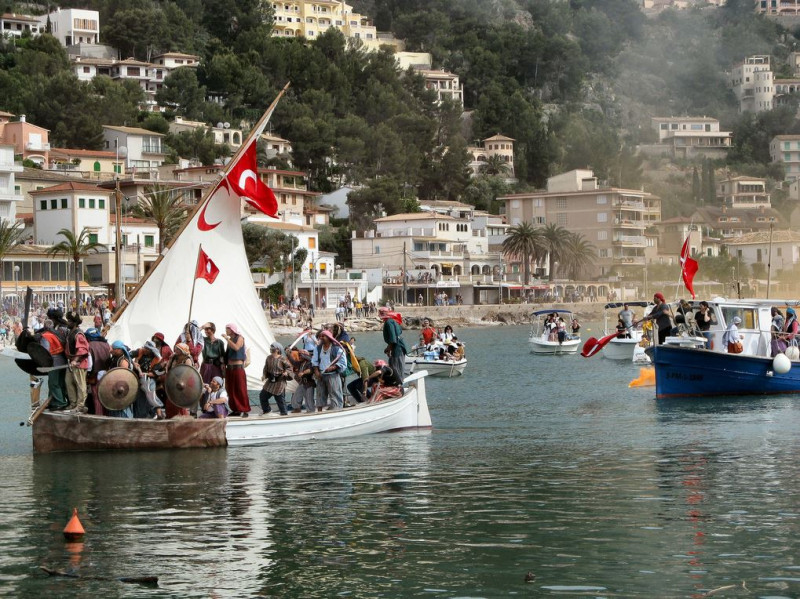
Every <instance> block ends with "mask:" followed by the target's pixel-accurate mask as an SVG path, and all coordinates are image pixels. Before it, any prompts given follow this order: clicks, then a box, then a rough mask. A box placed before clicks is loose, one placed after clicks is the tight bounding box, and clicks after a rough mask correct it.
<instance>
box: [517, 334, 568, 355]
mask: <svg viewBox="0 0 800 599" xmlns="http://www.w3.org/2000/svg"><path fill="white" fill-rule="evenodd" d="M528 342H529V344H530V346H531V352H532V353H534V354H547V355H551V356H560V355H563V354H574V353H577V351H578V347H580V344H581V340H580V339H567V340H566V341H564V342H563V343H559V342H558V341H546V340H544V339H542V338H541V337H529V338H528Z"/></svg>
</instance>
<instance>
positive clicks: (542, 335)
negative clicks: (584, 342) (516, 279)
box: [528, 309, 581, 356]
mask: <svg viewBox="0 0 800 599" xmlns="http://www.w3.org/2000/svg"><path fill="white" fill-rule="evenodd" d="M551 314H554V315H556V317H558V318H563V319H564V324H565V325H566V326H567V327H569V325H570V323H571V322H572V318H573V314H572V311H571V310H563V309H561V310H556V309H553V310H537V311H536V312H533V313H532V314H531V319H532V322H531V332H530V336H529V337H528V343H529V344H530V348H531V353H534V354H547V355H551V356H560V355H564V354H574V353H577V351H578V347H580V344H581V338H580V337H579V336H577V335H571V334H569V333H565V334H564V335H563V338H562V339H561V340H560V341H559V339H558V334H557V333H554V332H553V331H552V330H551V328H550V327H549V326H548V322H547V320H548V317H549V316H550V315H551Z"/></svg>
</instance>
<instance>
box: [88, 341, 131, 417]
mask: <svg viewBox="0 0 800 599" xmlns="http://www.w3.org/2000/svg"><path fill="white" fill-rule="evenodd" d="M109 365H110V366H111V368H125V369H127V370H133V360H132V359H131V353H130V350H129V349H128V346H127V345H125V344H124V343H123V342H122V341H119V340H117V341H114V343H112V344H111V360H110V364H109ZM103 375H105V372H99V373H97V380H98V381H99V380H102V378H103ZM106 416H110V417H112V418H133V404H131V405H129V406H128V407H127V408H125V409H124V410H106Z"/></svg>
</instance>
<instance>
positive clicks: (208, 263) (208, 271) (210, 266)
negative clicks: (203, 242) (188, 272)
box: [194, 248, 219, 283]
mask: <svg viewBox="0 0 800 599" xmlns="http://www.w3.org/2000/svg"><path fill="white" fill-rule="evenodd" d="M218 274H219V268H218V267H217V265H216V264H214V262H213V260H211V258H209V257H208V254H206V253H205V252H204V251H203V248H200V253H199V254H197V268H196V269H195V271H194V278H195V279H205V280H206V281H208V282H209V283H213V282H214V281H215V280H216V278H217V275H218Z"/></svg>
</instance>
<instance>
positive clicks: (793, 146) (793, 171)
mask: <svg viewBox="0 0 800 599" xmlns="http://www.w3.org/2000/svg"><path fill="white" fill-rule="evenodd" d="M769 156H770V159H771V160H772V162H779V163H782V164H783V172H784V177H785V178H786V180H788V181H793V180H795V179H797V178H800V135H776V136H775V137H773V138H772V141H770V142H769Z"/></svg>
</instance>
